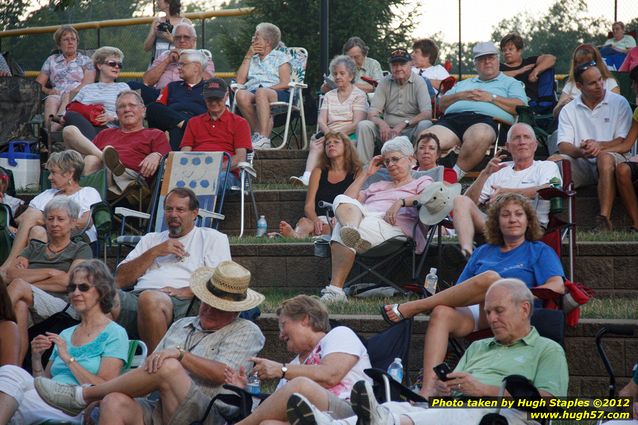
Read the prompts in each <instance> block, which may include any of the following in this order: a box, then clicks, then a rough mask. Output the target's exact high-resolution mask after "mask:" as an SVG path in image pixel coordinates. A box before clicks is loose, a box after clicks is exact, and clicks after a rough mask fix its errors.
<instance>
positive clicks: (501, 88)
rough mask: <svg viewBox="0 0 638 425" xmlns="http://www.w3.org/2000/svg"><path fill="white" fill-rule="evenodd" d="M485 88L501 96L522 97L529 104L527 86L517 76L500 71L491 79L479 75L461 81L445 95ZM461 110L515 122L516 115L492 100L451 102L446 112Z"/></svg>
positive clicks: (484, 89)
mask: <svg viewBox="0 0 638 425" xmlns="http://www.w3.org/2000/svg"><path fill="white" fill-rule="evenodd" d="M475 89H479V90H483V91H486V92H489V93H492V94H495V95H497V96H500V97H507V98H510V99H520V100H522V101H523V103H524V104H525V105H527V96H526V95H525V86H524V85H523V83H521V82H520V81H518V80H516V79H515V78H512V77H508V76H507V75H505V74H503V73H502V72H500V73H499V74H498V75H497V76H496V77H495V78H493V79H491V80H481V79H479V78H478V77H474V78H468V79H466V80H463V81H459V82H458V83H457V84H456V85H455V86H454V87H452V89H450V91H448V92H447V93H446V94H445V95H446V96H448V95H453V94H455V93H459V92H463V91H468V90H475ZM459 112H475V113H477V114H483V115H487V116H488V117H493V118H498V119H499V120H502V121H505V122H507V123H510V124H513V123H514V116H513V115H512V114H510V113H508V112H506V111H504V110H503V109H501V108H499V107H498V106H497V105H495V104H494V103H491V102H476V101H473V100H459V101H457V102H454V103H453V104H451V105H450V106H449V107H448V108H447V109H446V110H445V113H446V114H453V113H459Z"/></svg>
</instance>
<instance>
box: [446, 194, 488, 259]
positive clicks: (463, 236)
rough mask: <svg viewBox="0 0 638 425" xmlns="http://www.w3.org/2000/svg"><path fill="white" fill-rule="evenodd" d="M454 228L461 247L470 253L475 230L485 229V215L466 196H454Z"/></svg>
mask: <svg viewBox="0 0 638 425" xmlns="http://www.w3.org/2000/svg"><path fill="white" fill-rule="evenodd" d="M453 216H454V229H455V230H456V234H457V236H458V238H459V245H460V246H461V249H462V250H464V251H467V252H468V253H470V254H471V253H472V251H473V249H474V245H473V243H474V234H475V232H480V233H483V231H484V230H485V216H484V215H483V214H482V213H481V211H480V210H479V209H478V207H477V206H476V204H475V203H474V201H472V200H471V199H470V198H468V197H467V196H457V197H456V198H454V215H453Z"/></svg>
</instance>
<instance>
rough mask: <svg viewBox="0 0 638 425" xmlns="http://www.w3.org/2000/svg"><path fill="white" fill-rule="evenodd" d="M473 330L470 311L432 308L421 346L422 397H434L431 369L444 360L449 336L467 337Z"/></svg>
mask: <svg viewBox="0 0 638 425" xmlns="http://www.w3.org/2000/svg"><path fill="white" fill-rule="evenodd" d="M473 330H474V318H473V317H472V313H471V312H470V311H468V310H466V309H462V310H457V309H455V308H454V307H448V306H444V305H438V306H436V307H434V310H432V315H431V316H430V322H429V323H428V331H427V333H426V334H425V341H424V345H423V386H422V388H421V395H422V396H424V397H426V398H429V397H431V396H433V395H434V382H435V378H436V375H435V373H434V370H432V368H433V367H434V366H436V365H438V364H439V363H441V362H442V361H443V360H445V354H446V353H447V346H448V339H449V335H450V334H452V335H454V336H455V337H462V336H466V335H469V334H470V333H471V332H472V331H473Z"/></svg>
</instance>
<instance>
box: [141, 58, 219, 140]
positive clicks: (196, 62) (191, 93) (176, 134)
mask: <svg viewBox="0 0 638 425" xmlns="http://www.w3.org/2000/svg"><path fill="white" fill-rule="evenodd" d="M207 64H208V56H206V54H204V53H203V52H202V51H200V50H195V49H187V50H182V52H181V53H180V55H179V60H178V62H177V68H178V70H179V76H180V78H181V80H179V81H173V82H172V83H169V84H168V85H167V86H166V87H164V89H162V92H161V93H160V95H159V97H158V98H157V101H156V102H153V103H151V104H149V105H148V107H147V108H146V114H147V115H146V116H147V118H148V126H149V127H152V128H159V129H160V130H162V131H168V132H169V135H170V143H171V149H172V150H174V151H177V150H179V144H180V143H181V141H182V137H183V136H184V130H186V124H188V120H189V119H190V118H191V117H194V116H196V115H201V114H203V113H205V112H206V103H205V102H204V97H203V96H202V91H203V90H204V70H205V69H206V65H207Z"/></svg>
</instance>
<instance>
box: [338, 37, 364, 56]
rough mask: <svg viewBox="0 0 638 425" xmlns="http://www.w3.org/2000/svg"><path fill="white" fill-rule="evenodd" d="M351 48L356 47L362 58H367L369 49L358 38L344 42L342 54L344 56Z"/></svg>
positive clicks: (351, 38)
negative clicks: (359, 50)
mask: <svg viewBox="0 0 638 425" xmlns="http://www.w3.org/2000/svg"><path fill="white" fill-rule="evenodd" d="M353 47H358V48H360V49H361V53H363V56H368V51H369V48H368V46H366V43H365V42H364V41H363V40H362V39H361V38H359V37H350V38H349V39H348V41H346V42H345V43H344V45H343V54H344V55H345V54H346V52H348V50H350V49H352V48H353Z"/></svg>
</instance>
